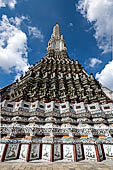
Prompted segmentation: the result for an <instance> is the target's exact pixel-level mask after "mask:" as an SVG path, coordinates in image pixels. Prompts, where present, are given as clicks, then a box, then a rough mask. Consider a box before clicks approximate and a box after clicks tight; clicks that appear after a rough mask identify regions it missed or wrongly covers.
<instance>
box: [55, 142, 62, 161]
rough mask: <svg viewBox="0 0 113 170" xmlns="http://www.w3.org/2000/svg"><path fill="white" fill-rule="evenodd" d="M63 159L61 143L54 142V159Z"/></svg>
mask: <svg viewBox="0 0 113 170" xmlns="http://www.w3.org/2000/svg"><path fill="white" fill-rule="evenodd" d="M59 159H61V145H60V144H54V160H59Z"/></svg>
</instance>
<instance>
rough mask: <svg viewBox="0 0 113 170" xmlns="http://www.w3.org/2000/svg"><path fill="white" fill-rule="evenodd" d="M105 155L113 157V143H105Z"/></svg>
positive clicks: (109, 157)
mask: <svg viewBox="0 0 113 170" xmlns="http://www.w3.org/2000/svg"><path fill="white" fill-rule="evenodd" d="M103 147H104V152H105V156H106V158H108V159H113V145H109V144H103Z"/></svg>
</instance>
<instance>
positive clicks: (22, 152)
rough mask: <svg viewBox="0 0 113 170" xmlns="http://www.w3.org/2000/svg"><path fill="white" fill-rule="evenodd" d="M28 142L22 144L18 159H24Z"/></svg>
mask: <svg viewBox="0 0 113 170" xmlns="http://www.w3.org/2000/svg"><path fill="white" fill-rule="evenodd" d="M27 150H28V144H22V146H21V151H20V159H23V160H26V156H27Z"/></svg>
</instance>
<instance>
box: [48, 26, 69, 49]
mask: <svg viewBox="0 0 113 170" xmlns="http://www.w3.org/2000/svg"><path fill="white" fill-rule="evenodd" d="M51 49H54V50H55V51H63V50H65V51H67V48H66V43H65V40H64V39H63V35H61V33H60V26H59V24H58V23H56V25H55V26H54V27H53V33H52V35H51V39H50V40H49V42H48V48H47V50H51Z"/></svg>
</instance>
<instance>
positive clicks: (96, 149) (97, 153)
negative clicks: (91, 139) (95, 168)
mask: <svg viewBox="0 0 113 170" xmlns="http://www.w3.org/2000/svg"><path fill="white" fill-rule="evenodd" d="M95 152H96V157H97V162H100V156H99V151H98V147H97V145H95Z"/></svg>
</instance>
